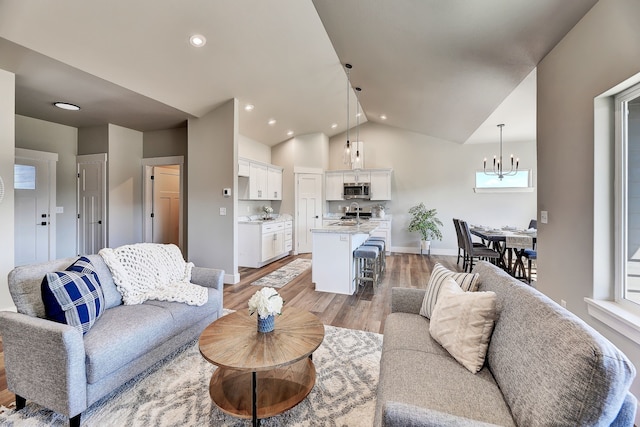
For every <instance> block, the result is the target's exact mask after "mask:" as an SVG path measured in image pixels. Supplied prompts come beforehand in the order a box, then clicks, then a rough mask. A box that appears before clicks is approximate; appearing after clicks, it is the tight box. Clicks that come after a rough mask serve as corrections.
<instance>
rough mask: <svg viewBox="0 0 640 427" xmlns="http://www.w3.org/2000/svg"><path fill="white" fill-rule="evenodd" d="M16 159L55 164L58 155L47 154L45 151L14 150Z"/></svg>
mask: <svg viewBox="0 0 640 427" xmlns="http://www.w3.org/2000/svg"><path fill="white" fill-rule="evenodd" d="M16 157H20V158H23V159H31V160H40V161H45V162H57V161H58V153H49V152H47V151H36V150H28V149H26V148H16Z"/></svg>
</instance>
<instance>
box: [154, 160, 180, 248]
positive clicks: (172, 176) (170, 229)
mask: <svg viewBox="0 0 640 427" xmlns="http://www.w3.org/2000/svg"><path fill="white" fill-rule="evenodd" d="M152 191H153V214H152V215H153V216H152V223H153V226H152V230H153V231H152V234H153V237H152V241H153V243H173V244H174V245H176V246H180V169H179V166H178V165H176V166H175V167H167V166H155V167H154V168H153V190H152Z"/></svg>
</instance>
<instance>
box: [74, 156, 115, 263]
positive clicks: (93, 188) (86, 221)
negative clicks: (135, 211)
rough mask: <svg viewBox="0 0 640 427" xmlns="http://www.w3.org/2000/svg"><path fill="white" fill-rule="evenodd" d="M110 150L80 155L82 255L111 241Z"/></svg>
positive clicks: (79, 235) (79, 190)
mask: <svg viewBox="0 0 640 427" xmlns="http://www.w3.org/2000/svg"><path fill="white" fill-rule="evenodd" d="M106 160H107V155H106V154H95V155H86V156H78V158H77V167H78V220H77V221H78V230H77V231H78V255H89V254H97V253H98V251H99V250H100V249H102V248H103V247H105V246H107V245H108V242H107V223H106V216H107V215H106V198H107V195H106V188H105V185H106Z"/></svg>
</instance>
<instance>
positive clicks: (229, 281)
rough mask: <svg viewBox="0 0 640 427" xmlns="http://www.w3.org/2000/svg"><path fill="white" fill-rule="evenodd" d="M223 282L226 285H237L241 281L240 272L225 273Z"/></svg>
mask: <svg viewBox="0 0 640 427" xmlns="http://www.w3.org/2000/svg"><path fill="white" fill-rule="evenodd" d="M223 282H224V284H225V285H235V284H236V283H239V282H240V273H236V274H226V273H225V275H224V279H223Z"/></svg>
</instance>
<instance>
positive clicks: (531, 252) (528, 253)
mask: <svg viewBox="0 0 640 427" xmlns="http://www.w3.org/2000/svg"><path fill="white" fill-rule="evenodd" d="M522 257H523V258H526V259H527V283H528V284H531V269H532V266H533V261H536V260H537V259H538V251H536V250H535V249H525V250H524V253H523V254H522ZM536 274H537V272H536Z"/></svg>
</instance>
